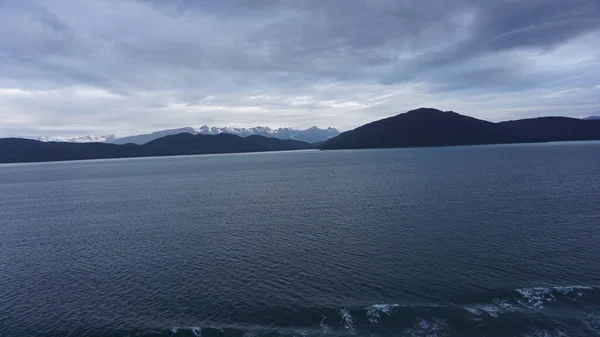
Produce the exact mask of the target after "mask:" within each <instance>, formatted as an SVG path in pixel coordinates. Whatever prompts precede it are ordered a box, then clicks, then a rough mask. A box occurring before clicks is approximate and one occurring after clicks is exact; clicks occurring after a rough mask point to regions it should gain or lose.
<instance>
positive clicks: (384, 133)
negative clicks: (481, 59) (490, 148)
mask: <svg viewBox="0 0 600 337" xmlns="http://www.w3.org/2000/svg"><path fill="white" fill-rule="evenodd" d="M517 141H519V140H518V139H517V138H516V137H515V136H514V135H513V132H511V131H510V130H506V128H504V127H501V126H499V125H497V124H495V123H492V122H487V121H484V120H480V119H476V118H472V117H468V116H463V115H459V114H457V113H455V112H452V111H440V110H437V109H429V108H421V109H417V110H412V111H409V112H407V113H403V114H400V115H397V116H394V117H389V118H386V119H382V120H379V121H376V122H372V123H369V124H366V125H363V126H361V127H359V128H357V129H354V130H351V131H347V132H344V133H342V134H340V135H339V136H337V137H335V138H332V139H330V140H328V141H326V142H325V143H324V144H323V145H322V146H321V148H322V149H357V148H384V147H413V146H445V145H472V144H494V143H511V142H517Z"/></svg>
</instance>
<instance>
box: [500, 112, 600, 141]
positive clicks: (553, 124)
mask: <svg viewBox="0 0 600 337" xmlns="http://www.w3.org/2000/svg"><path fill="white" fill-rule="evenodd" d="M498 124H499V125H501V126H506V127H509V128H511V129H512V130H515V131H517V132H518V133H519V134H521V135H523V136H527V138H528V141H530V142H561V141H571V140H598V139H600V120H581V119H578V118H570V117H539V118H529V119H520V120H515V121H507V122H500V123H498Z"/></svg>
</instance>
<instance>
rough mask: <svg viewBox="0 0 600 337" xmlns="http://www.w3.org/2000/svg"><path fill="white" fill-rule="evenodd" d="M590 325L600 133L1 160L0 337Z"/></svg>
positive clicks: (512, 330)
mask: <svg viewBox="0 0 600 337" xmlns="http://www.w3.org/2000/svg"><path fill="white" fill-rule="evenodd" d="M194 335H198V336H199V335H203V336H240V337H242V336H340V335H344V336H347V335H356V336H432V337H437V336H503V337H506V336H536V337H541V336H599V335H600V143H563V144H538V145H505V146H474V147H449V148H428V149H397V150H367V151H335V152H319V151H303V152H287V153H267V154H243V155H213V156H193V157H177V158H147V159H128V160H103V161H87V162H64V163H44V164H24V165H2V166H0V336H3V337H10V336H194Z"/></svg>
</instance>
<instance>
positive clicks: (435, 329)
mask: <svg viewBox="0 0 600 337" xmlns="http://www.w3.org/2000/svg"><path fill="white" fill-rule="evenodd" d="M447 328H448V323H447V322H446V321H445V320H441V319H438V318H433V319H430V320H426V319H423V318H419V319H418V320H417V322H416V323H415V325H413V327H412V328H410V329H408V330H405V335H406V336H412V337H440V336H444V335H445V330H446V329H447Z"/></svg>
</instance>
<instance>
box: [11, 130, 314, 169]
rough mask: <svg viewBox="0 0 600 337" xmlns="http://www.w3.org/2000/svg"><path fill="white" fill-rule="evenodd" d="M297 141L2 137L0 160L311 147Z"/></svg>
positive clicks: (220, 137) (187, 136) (222, 136)
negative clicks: (132, 141) (101, 140)
mask: <svg viewBox="0 0 600 337" xmlns="http://www.w3.org/2000/svg"><path fill="white" fill-rule="evenodd" d="M311 148H314V146H313V145H311V144H308V143H305V142H300V141H295V140H281V139H275V138H267V137H262V136H251V137H246V138H242V137H239V136H235V135H228V134H220V135H191V134H187V133H182V134H179V135H173V136H167V137H164V138H161V139H157V140H154V141H152V142H150V143H148V144H145V145H136V144H123V145H117V144H106V143H67V142H41V141H37V140H30V139H21V138H3V139H0V163H22V162H44V161H63V160H84V159H108V158H129V157H148V156H173V155H189V154H208V153H237V152H263V151H285V150H301V149H311Z"/></svg>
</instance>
